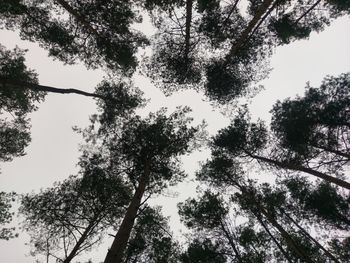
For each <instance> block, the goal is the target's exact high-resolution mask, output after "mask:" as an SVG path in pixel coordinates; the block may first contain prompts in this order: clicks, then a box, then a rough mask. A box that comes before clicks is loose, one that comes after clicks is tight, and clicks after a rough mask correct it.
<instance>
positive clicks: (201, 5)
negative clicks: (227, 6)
mask: <svg viewBox="0 0 350 263" xmlns="http://www.w3.org/2000/svg"><path fill="white" fill-rule="evenodd" d="M197 2H198V12H200V13H201V12H204V11H208V12H210V11H212V10H215V9H218V8H219V4H220V1H218V0H197Z"/></svg>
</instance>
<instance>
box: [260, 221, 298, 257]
mask: <svg viewBox="0 0 350 263" xmlns="http://www.w3.org/2000/svg"><path fill="white" fill-rule="evenodd" d="M256 219H257V220H258V221H259V223H260V225H262V227H263V228H264V229H265V231H266V233H267V234H268V235H269V236H270V237H271V239H272V241H273V242H274V243H275V244H276V246H277V247H278V248H279V250H280V251H281V253H282V254H283V256H284V257H285V258H286V260H287V261H288V262H289V263H292V262H293V261H292V260H291V259H290V257H289V256H288V254H287V251H285V250H284V248H283V247H282V245H281V244H280V243H279V242H278V241H277V240H276V238H275V237H274V236H273V235H272V233H271V231H270V230H269V228H268V227H267V226H266V225H265V223H264V222H263V221H262V219H261V218H260V217H259V216H256Z"/></svg>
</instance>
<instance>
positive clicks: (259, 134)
mask: <svg viewBox="0 0 350 263" xmlns="http://www.w3.org/2000/svg"><path fill="white" fill-rule="evenodd" d="M247 115H248V114H247V111H246V110H241V111H240V112H239V114H238V115H237V117H236V118H235V119H234V120H233V122H232V124H231V125H230V126H229V127H227V128H225V129H222V130H221V131H219V133H218V135H216V136H215V137H214V139H213V145H214V146H215V147H216V149H217V151H219V152H220V151H224V152H226V154H227V155H229V156H232V157H233V158H243V159H254V160H256V161H258V162H261V163H264V164H266V165H267V166H270V167H276V168H278V169H283V170H290V171H297V172H303V173H307V174H310V175H313V176H315V177H317V178H320V179H322V180H325V181H327V182H330V183H333V184H336V185H339V186H341V187H344V188H346V189H348V190H350V183H349V182H347V181H345V180H342V179H340V178H338V177H336V176H332V175H329V174H327V173H325V172H323V171H322V170H319V169H318V166H317V165H316V166H315V168H310V167H309V166H308V164H307V163H304V162H299V160H298V159H295V158H293V156H291V155H289V152H288V151H286V150H285V149H284V148H281V147H278V145H277V147H275V145H274V143H275V142H276V141H278V139H279V138H278V137H277V138H274V137H270V138H269V133H268V130H267V128H266V127H265V125H264V123H263V122H261V121H258V122H257V123H250V122H249V117H248V116H247ZM266 155H267V156H266Z"/></svg>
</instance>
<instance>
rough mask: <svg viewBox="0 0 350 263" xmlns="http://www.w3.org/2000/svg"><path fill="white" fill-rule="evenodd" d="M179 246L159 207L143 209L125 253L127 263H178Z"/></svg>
mask: <svg viewBox="0 0 350 263" xmlns="http://www.w3.org/2000/svg"><path fill="white" fill-rule="evenodd" d="M178 250H179V247H178V244H177V243H176V242H175V241H174V240H173V237H172V234H171V232H170V228H169V222H168V219H167V218H165V217H164V216H163V215H162V214H161V211H160V208H159V207H155V208H152V207H149V206H147V205H146V206H145V207H141V209H140V211H139V213H138V216H137V218H136V222H135V226H134V227H133V230H132V232H131V235H130V239H129V242H128V246H127V248H126V251H125V256H124V258H125V259H124V261H123V262H125V263H129V262H130V263H131V262H135V263H143V262H144V263H146V262H150V263H152V262H153V263H167V262H169V263H171V262H173V263H175V262H178V256H179V255H178V254H179V251H178Z"/></svg>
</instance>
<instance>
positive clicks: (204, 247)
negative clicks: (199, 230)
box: [181, 239, 227, 263]
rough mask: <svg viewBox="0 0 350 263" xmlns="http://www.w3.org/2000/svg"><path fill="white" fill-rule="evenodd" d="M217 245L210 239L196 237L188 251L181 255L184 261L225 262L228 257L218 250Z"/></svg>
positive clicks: (201, 262) (202, 262)
mask: <svg viewBox="0 0 350 263" xmlns="http://www.w3.org/2000/svg"><path fill="white" fill-rule="evenodd" d="M218 250H219V248H218V246H217V245H215V244H213V243H212V242H211V241H210V239H204V240H203V241H202V240H198V239H195V240H194V241H193V242H192V243H191V244H190V245H189V246H188V248H187V250H186V252H185V253H183V254H182V255H181V262H183V263H210V262H217V263H225V262H227V261H226V258H225V257H224V256H223V255H222V254H221V253H220V251H218Z"/></svg>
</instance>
